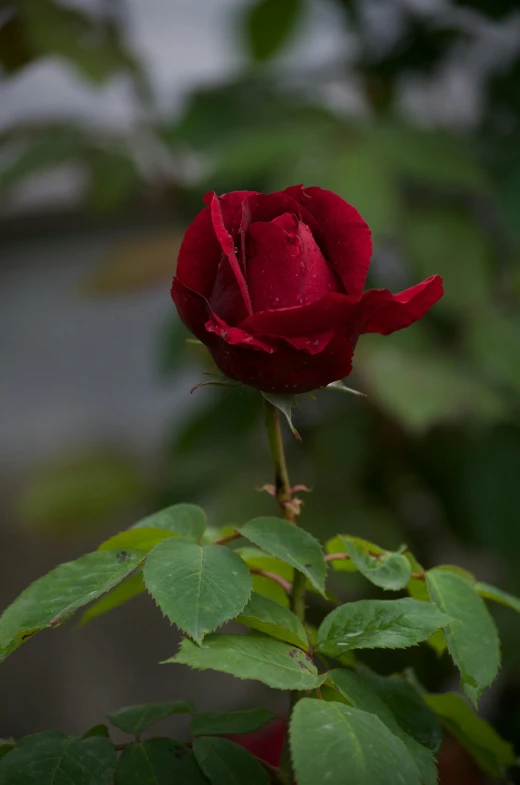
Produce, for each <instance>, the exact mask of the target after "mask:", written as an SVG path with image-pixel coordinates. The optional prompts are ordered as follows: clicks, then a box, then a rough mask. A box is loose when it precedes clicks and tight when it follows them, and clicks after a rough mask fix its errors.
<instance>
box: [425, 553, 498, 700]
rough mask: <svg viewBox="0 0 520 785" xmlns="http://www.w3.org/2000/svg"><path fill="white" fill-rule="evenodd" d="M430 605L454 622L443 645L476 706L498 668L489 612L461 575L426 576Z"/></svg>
mask: <svg viewBox="0 0 520 785" xmlns="http://www.w3.org/2000/svg"><path fill="white" fill-rule="evenodd" d="M426 582H427V585H428V591H429V592H430V597H431V598H432V601H433V602H434V603H435V604H436V605H437V606H438V607H439V608H440V609H441V610H442V611H444V612H445V613H447V614H449V616H450V617H451V618H452V619H454V620H455V621H454V623H453V624H451V625H449V626H448V627H447V628H446V629H445V630H444V635H445V638H446V644H447V646H448V650H449V652H450V654H451V656H452V658H453V661H454V663H455V665H456V666H457V667H458V669H459V670H460V673H461V684H462V688H463V690H464V692H465V693H466V695H467V696H468V698H470V699H471V700H472V701H473V703H474V704H475V705H476V704H477V702H478V699H479V697H480V695H481V694H482V692H483V690H484V689H485V688H486V687H488V686H489V685H490V684H491V683H492V682H493V681H494V679H495V678H496V675H497V673H498V669H499V667H500V641H499V639H498V633H497V630H496V627H495V624H494V622H493V619H492V618H491V616H490V614H489V611H488V610H487V608H486V605H485V603H484V601H483V600H482V598H481V597H479V596H478V594H477V592H476V591H475V589H474V587H473V586H471V585H470V583H469V582H468V581H467V580H466V579H465V578H464V577H462V576H461V575H459V574H457V573H455V572H449V571H447V570H441V569H437V568H436V569H433V570H429V571H428V572H427V573H426Z"/></svg>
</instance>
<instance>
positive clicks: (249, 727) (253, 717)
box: [191, 709, 278, 736]
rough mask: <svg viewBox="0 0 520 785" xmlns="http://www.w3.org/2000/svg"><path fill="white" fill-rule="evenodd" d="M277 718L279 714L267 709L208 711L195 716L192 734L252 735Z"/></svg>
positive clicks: (192, 723)
mask: <svg viewBox="0 0 520 785" xmlns="http://www.w3.org/2000/svg"><path fill="white" fill-rule="evenodd" d="M277 717H278V715H277V714H273V712H272V711H268V710H267V709H246V710H245V711H206V712H201V713H200V714H196V715H195V716H194V718H193V720H192V722H191V734H192V736H232V735H233V734H235V733H252V732H253V731H255V730H258V728H261V727H263V726H264V725H266V724H267V723H268V722H271V720H275V719H276V718H277Z"/></svg>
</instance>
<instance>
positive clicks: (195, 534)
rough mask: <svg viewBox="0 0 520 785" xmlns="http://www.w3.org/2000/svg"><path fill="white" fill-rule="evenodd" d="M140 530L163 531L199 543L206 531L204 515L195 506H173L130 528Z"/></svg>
mask: <svg viewBox="0 0 520 785" xmlns="http://www.w3.org/2000/svg"><path fill="white" fill-rule="evenodd" d="M141 528H146V529H150V528H152V529H165V530H166V531H169V532H172V533H174V534H180V535H181V536H182V537H185V538H186V539H187V540H194V542H200V541H201V540H202V536H203V534H204V532H205V530H206V513H205V512H204V510H203V509H202V507H197V505H196V504H173V505H172V506H171V507H166V508H165V509H164V510H159V512H155V513H154V514H153V515H148V516H147V517H146V518H143V519H142V520H141V521H139V522H138V523H136V524H134V526H132V529H141Z"/></svg>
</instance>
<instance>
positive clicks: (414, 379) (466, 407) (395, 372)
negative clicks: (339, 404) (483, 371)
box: [357, 343, 505, 432]
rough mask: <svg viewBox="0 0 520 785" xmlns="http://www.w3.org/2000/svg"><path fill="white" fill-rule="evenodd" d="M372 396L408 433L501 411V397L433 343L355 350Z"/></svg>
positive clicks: (490, 417) (485, 417) (490, 418)
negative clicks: (415, 346) (421, 345)
mask: <svg viewBox="0 0 520 785" xmlns="http://www.w3.org/2000/svg"><path fill="white" fill-rule="evenodd" d="M357 351H359V353H360V355H361V358H360V359H361V360H362V363H363V375H364V377H365V378H366V383H367V387H368V388H369V394H370V398H371V400H373V401H374V402H375V403H376V404H377V405H378V406H380V407H381V409H382V410H383V411H384V412H386V413H388V414H389V415H390V416H391V417H393V418H394V419H396V420H397V421H398V422H399V423H402V424H403V425H404V426H405V427H406V428H407V429H408V430H409V431H411V432H424V431H426V430H427V429H428V428H430V427H431V426H432V425H435V424H437V423H446V422H447V423H452V422H458V421H460V420H467V419H471V418H478V420H479V422H480V421H482V420H485V421H493V420H494V419H496V418H497V417H499V416H502V415H503V414H504V413H505V405H504V401H503V398H502V397H501V396H500V395H498V393H497V392H496V391H495V390H494V389H493V388H491V387H490V386H486V385H485V384H483V383H482V380H481V379H477V378H475V377H474V376H472V375H471V373H468V370H467V369H466V368H462V366H461V364H460V363H457V362H456V361H455V360H454V359H452V358H450V357H449V356H448V354H447V353H446V352H445V353H444V354H441V353H440V352H439V351H438V350H436V349H434V348H433V346H431V345H426V347H424V348H423V349H422V350H419V349H414V350H410V349H405V348H401V347H399V346H398V345H397V344H395V343H394V344H392V346H391V347H388V345H381V344H377V345H376V344H371V343H366V344H364V345H363V346H360V348H359V350H357Z"/></svg>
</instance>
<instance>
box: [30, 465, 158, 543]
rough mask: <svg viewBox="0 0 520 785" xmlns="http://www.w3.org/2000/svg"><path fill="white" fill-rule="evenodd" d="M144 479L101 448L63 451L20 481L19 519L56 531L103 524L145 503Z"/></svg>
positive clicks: (71, 531)
mask: <svg viewBox="0 0 520 785" xmlns="http://www.w3.org/2000/svg"><path fill="white" fill-rule="evenodd" d="M149 494H150V485H149V482H148V481H147V479H146V478H145V476H144V475H143V473H142V471H141V470H140V469H139V467H138V466H137V465H136V464H135V463H134V462H133V461H132V460H131V459H130V458H128V457H126V456H123V455H118V454H111V453H109V452H106V451H101V452H98V453H90V454H85V455H76V456H67V457H63V458H62V459H61V460H58V461H56V462H55V463H53V464H52V463H51V464H47V465H46V466H45V467H44V468H41V469H40V470H39V471H37V472H34V474H33V476H32V477H31V478H30V479H28V480H27V481H26V483H25V484H24V486H23V487H22V490H21V492H20V495H19V499H18V514H19V516H20V520H21V521H22V523H23V524H25V525H26V526H28V527H34V528H38V529H42V530H48V531H51V532H59V533H61V534H68V535H74V534H75V533H77V532H78V531H80V530H85V529H91V528H95V527H101V526H105V525H106V524H107V522H110V520H111V519H113V518H114V517H115V516H117V515H120V514H121V513H123V512H125V511H127V510H129V509H132V508H135V506H140V505H143V504H145V503H146V501H147V500H148V499H149Z"/></svg>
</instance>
